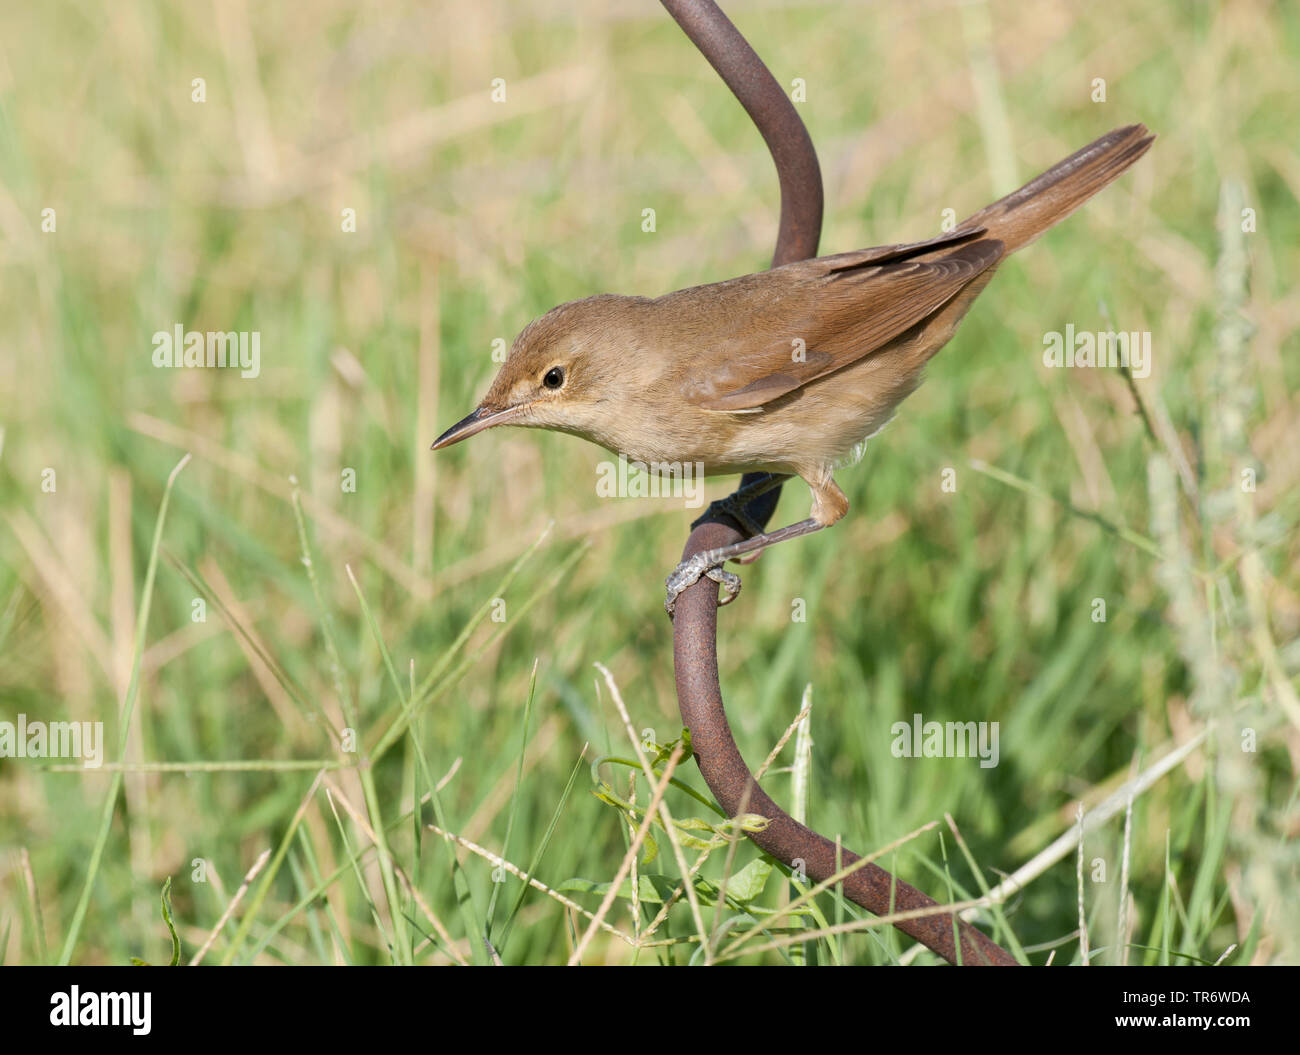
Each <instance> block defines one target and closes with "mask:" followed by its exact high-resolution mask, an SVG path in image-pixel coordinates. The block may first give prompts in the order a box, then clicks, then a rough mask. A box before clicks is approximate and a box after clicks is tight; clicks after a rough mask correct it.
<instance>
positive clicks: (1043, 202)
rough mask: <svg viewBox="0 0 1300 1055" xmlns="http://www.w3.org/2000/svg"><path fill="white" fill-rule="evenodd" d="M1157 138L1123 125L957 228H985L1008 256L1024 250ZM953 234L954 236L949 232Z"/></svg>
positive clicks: (1108, 181) (1142, 152)
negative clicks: (1004, 248)
mask: <svg viewBox="0 0 1300 1055" xmlns="http://www.w3.org/2000/svg"><path fill="white" fill-rule="evenodd" d="M1155 138H1156V137H1155V136H1153V135H1151V134H1150V133H1149V132H1148V131H1147V129H1146V126H1145V125H1126V126H1125V127H1124V128H1117V129H1115V131H1113V132H1108V133H1107V134H1106V135H1104V136H1102V137H1101V138H1100V139H1098V140H1097V141H1096V142H1095V143H1089V144H1088V145H1087V146H1086V147H1084V148H1083V149H1082V150H1078V151H1075V153H1073V154H1071V155H1070V156H1069V157H1068V158H1066V159H1065V160H1064V161H1061V162H1058V163H1057V164H1055V165H1053V166H1052V167H1051V168H1050V169H1048V170H1047V171H1046V172H1044V173H1043V174H1042V175H1041V176H1039V177H1037V178H1036V179H1032V180H1030V181H1029V182H1028V183H1026V184H1025V185H1024V186H1023V187H1021V188H1020V189H1019V190H1018V191H1013V192H1012V193H1010V194H1008V195H1007V196H1006V197H1005V198H1002V199H1001V200H999V201H995V202H994V203H993V204H992V205H989V206H986V207H985V208H983V209H981V210H980V211H979V212H977V213H975V215H973V216H971V217H968V218H967V219H966V220H965V222H963V223H961V224H960V225H959V226H958V227H957V231H961V230H962V229H964V228H971V227H984V228H987V230H988V234H987V235H985V237H987V238H997V239H1000V240H1001V241H1002V242H1003V243H1005V245H1006V250H1007V252H1008V253H1011V252H1014V251H1015V250H1017V249H1019V248H1020V247H1021V246H1025V245H1028V244H1029V243H1030V242H1032V241H1033V240H1034V239H1035V238H1037V237H1038V236H1039V235H1040V234H1042V233H1043V232H1044V231H1046V230H1047V229H1048V228H1049V227H1051V226H1053V225H1054V224H1057V223H1060V222H1061V221H1062V220H1064V219H1065V218H1066V217H1067V216H1069V215H1070V213H1072V212H1074V210H1075V209H1077V208H1078V207H1079V206H1080V205H1082V204H1083V203H1084V202H1086V201H1087V200H1088V199H1089V198H1091V197H1092V196H1093V195H1094V194H1096V193H1097V192H1098V191H1099V190H1101V189H1102V188H1103V187H1105V186H1106V185H1107V184H1108V183H1110V182H1111V180H1113V179H1115V178H1116V177H1117V176H1119V175H1120V174H1121V173H1122V172H1124V170H1125V169H1127V168H1128V167H1129V166H1130V165H1131V164H1133V162H1135V161H1136V160H1137V159H1138V158H1140V157H1141V156H1142V155H1143V154H1145V153H1146V152H1147V148H1148V147H1150V146H1151V143H1152V142H1153V141H1154V139H1155ZM954 233H955V232H954Z"/></svg>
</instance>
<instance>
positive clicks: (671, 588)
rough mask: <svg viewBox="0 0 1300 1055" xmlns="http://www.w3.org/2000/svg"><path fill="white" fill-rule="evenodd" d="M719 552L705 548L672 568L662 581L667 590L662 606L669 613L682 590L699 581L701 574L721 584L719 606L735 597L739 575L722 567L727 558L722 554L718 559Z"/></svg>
mask: <svg viewBox="0 0 1300 1055" xmlns="http://www.w3.org/2000/svg"><path fill="white" fill-rule="evenodd" d="M721 553H722V551H720V550H705V551H704V552H702V553H697V554H695V556H693V557H688V558H687V559H686V560H684V561H682V562H681V563H680V564H679V565H677V567H676V568H674V569H673V573H672V574H671V575H669V576H668V578H667V580H665V582H664V585H665V586H666V587H667V590H668V596H667V598H666V599H665V600H664V608H665V609H666V610H667V612H668V614H669V615H672V614H673V610H674V609H675V608H676V607H677V598H678V597H679V596H681V593H682V591H683V590H685V589H686V588H687V587H689V586H694V585H695V584H696V583H697V582H699V580H700V576H701V575H703V576H705V577H706V578H709V579H712V580H713V581H714V582H716V583H721V584H722V589H723V591H724V593H723V595H722V599H721V600H720V601H718V607H719V608H721V607H722V606H723V605H724V604H730V603H731V602H732V601H734V600H735V599H736V594H738V593H740V576H739V575H737V574H735V573H734V572H729V571H727V570H726V569H725V568H723V566H722V564H723V562H724V561H725V560H726V559H727V558H726V556H725V555H723V556H722V559H721V560H719V559H718V558H719V555H720V554H721Z"/></svg>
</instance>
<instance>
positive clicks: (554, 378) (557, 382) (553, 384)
mask: <svg viewBox="0 0 1300 1055" xmlns="http://www.w3.org/2000/svg"><path fill="white" fill-rule="evenodd" d="M542 384H544V385H545V386H546V387H547V388H559V387H560V386H561V385H562V384H564V371H563V370H561V369H560V368H559V367H558V366H553V367H551V368H550V369H549V370H547V371H546V376H545V377H543V378H542Z"/></svg>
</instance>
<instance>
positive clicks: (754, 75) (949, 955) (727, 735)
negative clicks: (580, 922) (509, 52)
mask: <svg viewBox="0 0 1300 1055" xmlns="http://www.w3.org/2000/svg"><path fill="white" fill-rule="evenodd" d="M661 2H662V3H663V5H664V7H665V8H667V10H668V13H669V14H670V15H672V16H673V18H674V19H676V21H677V23H678V25H680V26H681V27H682V29H683V30H684V31H685V33H686V35H687V36H688V37H689V38H690V39H691V42H692V43H694V44H695V46H696V47H697V48H699V49H700V51H701V52H702V53H703V54H704V57H705V58H707V59H708V60H709V63H710V65H712V66H713V68H714V69H715V70H717V71H718V74H719V75H720V76H721V77H722V79H723V80H724V81H725V82H726V84H727V87H728V88H730V89H731V91H732V92H733V93H734V94H735V96H736V98H737V99H738V100H739V101H740V104H741V105H742V106H743V107H744V108H745V111H746V112H747V113H748V114H749V116H750V118H751V119H752V120H753V122H754V124H755V125H756V126H757V127H758V130H759V132H761V133H762V135H763V139H764V141H766V143H767V146H768V149H769V150H770V151H771V154H772V160H773V161H775V162H776V170H777V175H778V177H779V179H780V183H781V225H780V231H779V233H778V235H777V242H776V252H775V253H774V254H773V256H772V266H773V267H779V266H780V265H781V264H788V263H791V262H793V261H795V260H803V259H806V258H808V257H812V256H816V255H817V242H818V239H819V238H820V235H821V224H822V183H821V170H820V169H819V167H818V164H817V153H816V150H815V149H814V148H813V144H812V139H811V138H810V137H809V135H808V130H807V129H806V128H805V127H804V124H803V121H802V120H800V118H799V115H798V114H797V113H796V112H795V109H794V105H793V104H792V103H791V102H790V100H789V99H788V98H787V97H786V94H785V92H784V91H782V89H781V86H780V85H779V84H777V82H776V79H775V78H774V77H773V76H772V74H771V73H770V72H769V71H768V69H767V67H766V66H765V65H764V64H763V61H762V59H760V58H759V57H758V55H757V54H756V53H755V52H754V49H753V48H751V47H750V46H749V44H748V43H747V42H746V41H745V38H744V37H742V36H741V35H740V31H739V30H737V29H736V27H735V26H734V25H732V23H731V22H730V20H729V19H728V18H727V16H726V15H724V14H723V13H722V11H721V10H720V9H719V8H718V6H717V4H715V3H713V2H712V0H661ZM754 478H756V477H754V476H746V477H745V480H744V481H743V482H748V481H749V480H751V479H754ZM743 482H742V485H743ZM779 496H780V492H779V489H778V490H776V491H770V492H768V493H767V494H765V495H762V496H761V497H759V498H757V499H755V500H754V501H753V502H752V503H751V504H750V505H749V506H747V507H746V511H747V512H748V513H749V514H750V516H752V517H753V518H754V519H755V520H757V521H758V522H759V523H760V524H766V523H767V521H768V519H769V518H770V517H771V515H772V513H773V511H774V510H775V509H776V503H777V499H778V498H779ZM742 538H744V535H742V534H741V532H740V530H739V525H737V524H735V523H734V522H733V521H732V520H731V519H730V518H729V517H726V516H725V515H724V516H719V517H718V518H716V519H710V520H707V521H705V522H704V523H701V524H700V525H699V526H698V527H697V528H696V529H695V530H694V531H693V532H691V537H690V538H689V539H688V540H687V543H686V548H685V550H683V552H682V559H683V560H685V559H687V558H688V557H691V556H693V555H694V554H696V553H699V552H700V551H702V550H706V549H713V548H716V547H720V546H726V545H728V544H730V543H732V542H737V541H739V540H740V539H742ZM717 617H718V587H717V584H716V583H714V582H713V581H712V580H710V579H707V578H701V579H700V581H699V582H697V583H696V584H695V585H694V586H691V587H690V588H689V589H687V590H686V591H685V592H684V593H682V594H681V596H680V597H678V599H677V611H676V615H675V617H674V619H673V663H674V669H675V672H676V678H677V700H678V706H679V708H680V709H681V714H682V721H683V722H685V723H686V727H687V728H688V729H690V731H691V747H692V749H693V751H694V753H695V760H696V763H697V764H698V765H699V767H700V773H701V775H702V776H703V777H704V782H705V783H706V784H707V785H708V786H709V790H710V791H712V792H713V795H714V797H715V798H716V799H717V800H718V803H719V805H721V806H722V808H723V809H724V810H726V812H727V814H728V816H733V817H734V816H735V815H736V814H737V813H739V812H741V811H742V810H744V811H746V812H749V813H757V814H760V815H762V816H764V817H767V818H768V820H769V823H768V827H767V828H766V830H764V831H762V832H755V833H753V834H751V835H750V838H751V839H752V840H753V841H754V843H755V844H756V845H757V846H758V847H759V848H760V849H762V850H763V851H764V852H766V853H769V854H771V855H772V856H773V857H775V858H777V859H778V860H780V861H783V862H785V864H787V865H793V863H794V862H795V861H796V860H802V861H803V862H804V870H805V872H806V873H807V875H808V876H809V877H810V878H811V879H813V880H814V881H816V882H822V881H823V880H826V879H828V878H829V877H830V876H832V875H834V874H835V873H836V872H837V871H839V870H841V869H843V868H845V867H847V866H849V865H851V864H853V863H854V862H856V861H858V860H859V857H858V855H857V854H854V853H851V852H850V851H848V850H845V849H843V848H842V847H840V848H837V847H836V846H835V844H834V843H833V842H831V841H830V840H829V839H827V838H825V837H824V836H822V835H818V834H817V833H816V832H814V831H812V830H811V829H809V828H806V827H804V826H803V825H802V824H800V823H799V822H798V821H796V820H795V819H794V818H793V817H791V816H790V815H789V814H788V813H786V812H785V810H783V809H781V807H780V806H778V805H777V804H776V803H775V802H773V801H772V799H771V798H769V797H768V795H767V794H766V792H764V791H763V789H762V788H761V787H759V786H758V784H757V782H756V781H755V780H754V777H753V774H752V773H751V772H750V770H749V767H748V766H747V765H746V764H745V760H744V758H742V757H741V754H740V750H739V748H737V746H736V741H735V739H734V738H733V737H732V735H731V727H730V726H729V725H728V724H727V714H726V711H725V709H724V708H723V704H722V687H721V684H720V683H719V680H718V650H717V629H718V618H717ZM837 854H838V862H837ZM840 886H841V889H842V890H843V892H844V894H845V896H846V897H848V898H849V899H850V900H852V901H853V902H855V903H856V904H858V905H861V906H862V907H863V908H865V909H867V910H868V911H870V912H873V913H875V914H876V915H878V916H880V915H887V914H889V913H890V912H905V911H908V910H913V909H930V908H938V907H939V906H938V903H937V902H936V901H934V900H933V899H931V898H929V897H927V896H926V895H925V894H923V893H921V892H920V891H919V890H917V889H916V888H915V887H912V886H909V885H908V884H907V883H904V882H902V881H900V880H898V879H895V878H894V877H893V876H892V875H890V874H889V873H888V872H886V871H885V870H884V869H883V868H879V867H877V866H876V865H874V864H868V865H865V866H863V867H862V868H859V869H858V870H857V871H855V872H853V873H852V874H850V875H848V876H846V877H845V878H844V879H843V880H841V883H840ZM894 926H896V927H897V928H898V929H899V930H901V931H902V932H903V933H904V934H907V935H908V936H909V937H911V938H914V939H916V940H917V941H919V942H921V943H922V944H924V945H926V946H927V947H928V948H930V949H932V950H934V951H935V952H936V953H938V954H939V955H940V956H942V957H943V958H944V959H945V960H947V961H948V962H949V963H960V964H966V965H974V964H1001V965H1015V963H1016V960H1015V958H1014V957H1013V956H1012V955H1011V954H1010V953H1008V952H1007V951H1006V950H1005V949H1003V948H1002V947H1001V946H999V945H997V944H996V943H995V942H993V941H992V940H991V939H990V938H988V937H987V936H986V935H984V934H982V933H981V932H980V931H978V930H976V929H975V928H974V927H971V926H970V925H969V924H966V923H963V922H961V921H960V920H958V919H956V917H954V916H953V915H952V914H951V913H944V912H939V913H936V914H935V915H932V916H924V917H919V918H916V919H909V920H902V921H900V922H898V923H895V924H894ZM957 935H960V948H959V947H958V942H957V940H956V936H957Z"/></svg>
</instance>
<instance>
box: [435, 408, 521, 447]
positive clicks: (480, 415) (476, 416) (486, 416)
mask: <svg viewBox="0 0 1300 1055" xmlns="http://www.w3.org/2000/svg"><path fill="white" fill-rule="evenodd" d="M527 406H528V404H527V403H521V404H519V405H518V406H515V407H506V409H505V410H488V409H487V408H486V407H479V408H478V409H477V410H476V411H474V413H473V414H471V415H469V417H466V418H462V419H461V420H460V421H458V422H456V424H455V425H453V426H452V427H451V428H449V429H448V430H447V431H446V432H444V433H443V434H442V435H441V436H439V437H438V438H437V439H436V440H434V441H433V446H432V447H431V448H429V449H430V450H435V451H436V450H440V449H441V448H443V447H450V446H451V445H452V444H453V443H459V442H460V441H461V440H467V439H469V438H470V437H471V436H473V435H474V434H475V433H477V432H482V431H483V430H484V429H490V428H491V427H492V426H493V425H505V424H507V423H508V422H510V421H512V420H513V419H514V418H516V417H518V416H519V414H520V412H521V411H523V410H525V409H526V408H527Z"/></svg>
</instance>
